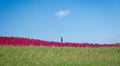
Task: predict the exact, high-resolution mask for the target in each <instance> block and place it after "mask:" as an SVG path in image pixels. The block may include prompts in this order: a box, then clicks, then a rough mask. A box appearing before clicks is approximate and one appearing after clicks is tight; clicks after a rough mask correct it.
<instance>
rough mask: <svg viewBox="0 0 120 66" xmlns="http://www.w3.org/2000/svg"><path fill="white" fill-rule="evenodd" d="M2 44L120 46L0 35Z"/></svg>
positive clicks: (116, 45)
mask: <svg viewBox="0 0 120 66" xmlns="http://www.w3.org/2000/svg"><path fill="white" fill-rule="evenodd" d="M0 45H1V46H4V45H12V46H17V45H19V46H57V47H82V48H84V47H92V48H99V47H120V43H116V44H92V43H71V42H64V43H61V42H54V41H44V40H39V39H30V38H21V37H5V36H0Z"/></svg>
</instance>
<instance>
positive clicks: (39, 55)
mask: <svg viewBox="0 0 120 66" xmlns="http://www.w3.org/2000/svg"><path fill="white" fill-rule="evenodd" d="M0 66H120V48H115V47H111V48H88V47H86V48H73V47H43V46H39V47H38V46H0Z"/></svg>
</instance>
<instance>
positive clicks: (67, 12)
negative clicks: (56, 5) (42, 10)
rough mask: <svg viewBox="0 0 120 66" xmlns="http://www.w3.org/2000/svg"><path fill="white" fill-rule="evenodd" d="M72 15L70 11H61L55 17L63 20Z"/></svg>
mask: <svg viewBox="0 0 120 66" xmlns="http://www.w3.org/2000/svg"><path fill="white" fill-rule="evenodd" d="M69 13H70V10H59V11H57V12H56V13H55V16H58V17H59V18H63V17H64V16H68V15H69Z"/></svg>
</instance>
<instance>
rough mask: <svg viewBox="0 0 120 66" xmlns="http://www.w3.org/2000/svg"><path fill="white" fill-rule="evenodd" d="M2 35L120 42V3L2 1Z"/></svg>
mask: <svg viewBox="0 0 120 66" xmlns="http://www.w3.org/2000/svg"><path fill="white" fill-rule="evenodd" d="M0 36H18V37H28V38H36V39H41V40H48V41H60V37H61V36H63V38H64V41H65V42H88V43H117V42H120V0H0Z"/></svg>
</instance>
